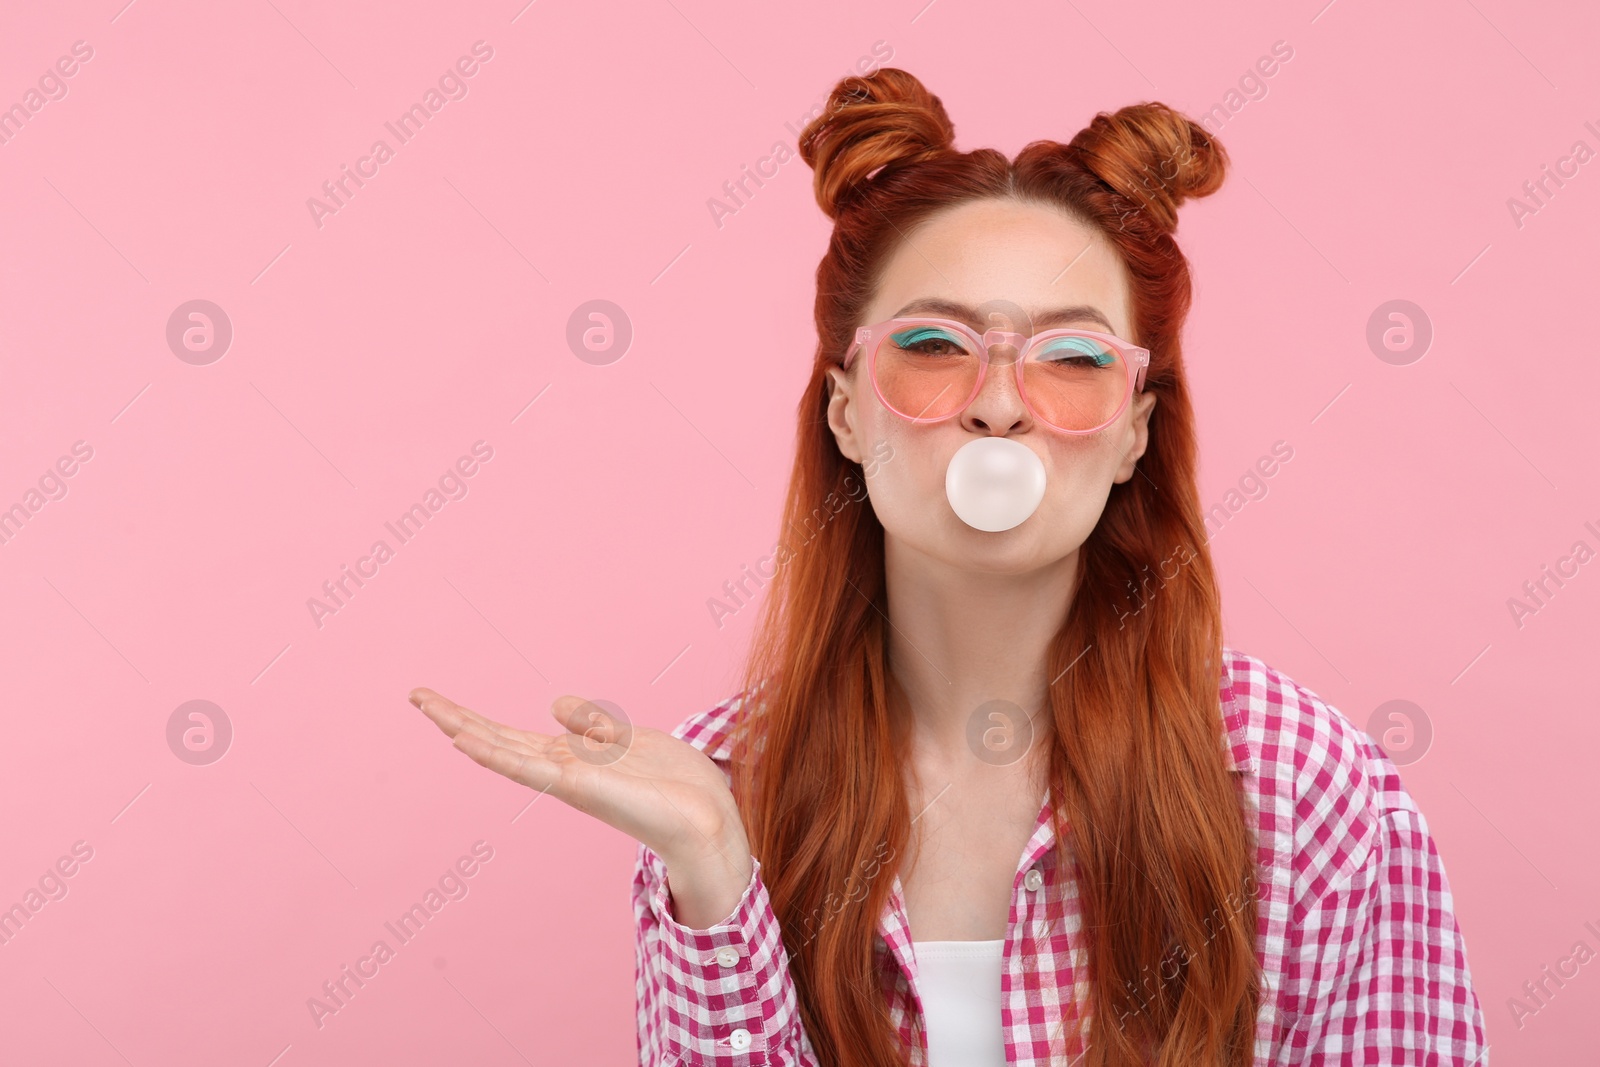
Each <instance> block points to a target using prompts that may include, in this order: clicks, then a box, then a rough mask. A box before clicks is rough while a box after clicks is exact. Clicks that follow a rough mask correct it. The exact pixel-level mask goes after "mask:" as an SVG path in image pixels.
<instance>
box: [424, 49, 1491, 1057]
mask: <svg viewBox="0 0 1600 1067" xmlns="http://www.w3.org/2000/svg"><path fill="white" fill-rule="evenodd" d="M952 141H953V130H952V127H951V124H950V121H949V119H948V118H947V116H946V114H945V111H944V108H943V106H942V105H941V103H940V101H939V100H938V98H937V97H934V96H932V95H930V94H929V93H928V92H927V90H926V89H925V88H924V87H923V86H922V84H921V83H920V82H919V81H918V80H917V79H916V78H914V77H913V76H911V75H910V74H908V73H906V72H904V71H901V70H896V69H893V68H886V69H883V70H880V71H878V72H876V73H875V74H874V75H872V76H870V77H865V78H857V77H850V78H846V79H844V80H843V81H841V82H840V83H839V84H838V86H837V87H836V88H835V89H834V92H833V94H832V97H831V99H830V102H829V106H828V109H827V111H826V112H825V113H824V114H823V115H822V116H820V117H819V118H817V119H816V120H815V121H813V122H812V123H811V124H810V125H809V126H807V128H806V129H805V131H804V132H803V134H802V136H801V139H800V152H801V155H802V157H803V158H804V159H805V160H806V162H807V163H808V164H809V165H810V166H811V167H812V168H813V169H814V171H815V191H816V195H817V199H818V201H819V202H820V204H821V205H822V208H823V210H824V211H825V212H826V213H827V214H828V215H829V216H830V217H831V218H832V219H833V220H834V231H833V237H832V241H831V243H830V245H829V247H828V251H827V254H826V255H825V257H824V258H823V260H822V263H821V265H820V267H819V268H818V271H817V299H816V322H817V329H818V333H819V335H820V343H819V345H818V347H817V350H816V357H815V362H814V365H813V370H812V375H811V380H810V384H809V386H808V388H807V390H806V392H805V394H804V396H803V397H802V398H801V401H800V405H799V431H798V449H797V455H796V459H795V465H794V471H793V475H792V479H791V483H790V491H789V495H788V501H787V505H786V508H785V514H784V520H783V524H782V531H783V534H782V536H783V540H782V541H781V542H780V544H779V549H778V552H777V554H776V556H775V558H774V559H773V560H772V561H770V562H772V564H773V566H772V568H771V569H772V570H773V573H772V574H770V575H768V577H771V578H772V583H771V589H770V590H769V593H768V596H767V598H766V600H765V602H764V605H763V614H762V617H761V619H760V623H759V626H758V629H757V632H756V636H755V640H754V644H753V648H752V651H751V655H750V659H749V662H748V664H747V667H746V672H745V675H744V677H743V679H742V682H743V684H742V686H741V689H740V692H739V693H738V695H736V696H734V697H731V698H730V699H728V700H726V701H724V702H722V703H720V704H718V705H717V706H715V707H713V708H711V709H709V710H706V711H704V712H701V713H698V714H696V715H693V716H690V717H689V718H688V719H686V720H684V721H683V722H682V723H680V724H679V726H678V727H677V728H676V729H674V730H673V731H672V733H671V734H666V733H663V732H661V731H659V730H651V729H646V728H642V727H630V726H628V725H627V724H625V723H622V722H618V721H615V720H613V719H612V718H611V717H610V716H608V715H606V714H605V713H604V712H603V711H602V710H601V709H599V708H598V707H597V706H595V705H592V704H585V703H584V702H582V701H580V700H579V699H578V698H576V697H563V698H562V699H561V700H558V701H557V702H556V703H555V705H554V708H553V712H554V715H555V717H556V719H557V721H559V722H560V723H561V724H562V725H563V726H564V727H565V728H566V731H567V732H566V733H565V734H562V735H557V736H554V737H552V736H546V735H543V734H537V733H528V732H524V731H519V730H515V729H512V728H510V727H507V726H503V725H501V724H499V723H496V722H493V721H490V720H488V719H486V718H484V717H483V716H481V715H478V714H476V713H474V712H471V711H468V710H467V709H465V708H461V707H458V706H456V705H454V704H453V703H451V702H450V701H448V700H446V699H444V698H443V697H440V696H439V695H438V694H436V693H433V692H432V691H431V690H426V689H421V690H417V691H415V692H414V693H413V694H412V697H413V701H414V702H416V703H417V704H418V706H419V707H421V708H422V710H423V711H424V712H426V713H427V714H428V716H429V717H430V718H432V719H433V721H434V722H435V723H437V724H438V725H439V726H440V727H441V728H442V729H443V730H444V732H445V733H446V734H449V735H451V736H453V737H454V738H455V744H456V747H458V748H459V749H461V750H462V751H463V752H464V753H466V754H467V755H468V756H470V757H471V758H473V759H474V760H476V761H477V762H479V763H481V764H483V765H484V766H486V767H490V768H492V769H494V770H496V771H498V772H500V773H502V774H505V775H507V776H509V777H511V778H513V779H515V780H517V781H520V782H523V783H525V784H527V785H529V786H531V787H533V788H536V789H540V790H545V791H548V792H550V793H552V794H553V795H555V796H557V797H559V798H560V799H562V800H563V801H565V802H567V803H568V804H571V805H573V806H575V807H577V808H579V809H580V810H582V811H585V812H588V813H590V814H592V815H594V816H595V817H597V818H599V819H602V820H603V821H605V822H607V823H609V824H610V825H612V826H614V827H617V828H619V829H621V830H623V831H625V832H626V833H628V834H630V835H632V836H633V837H635V838H636V839H637V840H638V841H639V842H640V846H639V853H638V866H637V871H636V878H635V882H634V896H633V903H634V913H635V918H636V920H637V924H638V939H637V944H638V956H637V965H638V972H637V973H638V998H639V999H638V1025H639V1055H640V1063H641V1064H647V1065H655V1064H684V1065H712V1064H716V1065H731V1064H740V1065H742V1064H775V1065H777V1064H781V1065H807V1067H811V1065H817V1067H824V1065H825V1067H868V1065H870V1067H888V1065H891V1064H900V1063H911V1064H913V1065H924V1064H929V1063H931V1064H932V1067H956V1065H961V1067H987V1065H994V1064H1002V1063H1008V1064H1045V1063H1051V1064H1055V1063H1069V1062H1071V1063H1079V1062H1081V1063H1085V1064H1106V1065H1111V1064H1119V1065H1121V1064H1136V1063H1159V1064H1163V1065H1179V1064H1182V1065H1185V1067H1188V1065H1194V1064H1229V1065H1246V1064H1256V1065H1265V1064H1289V1063H1296V1064H1299V1063H1304V1064H1310V1063H1324V1062H1328V1063H1332V1062H1340V1063H1352V1062H1358V1063H1383V1064H1402V1063H1429V1064H1438V1063H1450V1064H1461V1065H1467V1064H1475V1063H1484V1062H1486V1060H1485V1059H1484V1058H1483V1053H1484V1051H1485V1048H1484V1037H1483V1024H1482V1015H1481V1011H1480V1008H1479V1005H1478V1001H1477V997H1476V995H1475V993H1474V992H1473V989H1472V984H1471V979H1470V976H1469V973H1468V969H1467V961H1466V955H1465V949H1464V946H1463V943H1462V940H1461V935H1460V933H1459V930H1458V928H1457V926H1456V923H1455V921H1454V916H1453V913H1452V905H1451V898H1450V893H1449V888H1448V883H1447V882H1446V880H1445V874H1444V869H1443V866H1442V864H1441V862H1440V859H1439V856H1438V854H1437V852H1436V851H1435V849H1434V846H1433V842H1432V840H1431V838H1430V836H1429V834H1428V829H1427V825H1426V823H1425V822H1424V820H1423V818H1422V815H1421V813H1420V812H1419V811H1418V810H1417V807H1416V805H1415V803H1414V802H1413V801H1412V799H1411V797H1410V796H1409V795H1408V794H1407V792H1406V790H1405V788H1404V787H1403V786H1402V784H1401V782H1400V779H1399V776H1398V774H1397V773H1396V771H1395V767H1394V765H1393V764H1392V763H1391V762H1390V761H1389V759H1388V758H1387V757H1386V756H1385V754H1384V753H1383V751H1382V750H1381V749H1379V748H1378V747H1377V746H1376V745H1375V744H1374V743H1373V741H1372V740H1371V739H1370V738H1369V737H1368V736H1367V735H1366V734H1364V733H1363V732H1362V731H1360V730H1359V729H1357V728H1355V727H1354V726H1352V725H1351V723H1350V722H1349V721H1348V720H1346V719H1345V718H1344V716H1343V715H1342V714H1340V713H1339V712H1338V711H1336V710H1335V709H1333V708H1331V707H1329V706H1328V705H1327V704H1326V703H1325V702H1323V701H1322V700H1320V699H1319V698H1318V697H1317V696H1316V695H1315V694H1314V693H1312V692H1311V691H1310V690H1308V689H1305V688H1303V687H1301V686H1299V685H1297V684H1296V683H1295V682H1294V681H1292V680H1291V679H1289V678H1288V677H1286V676H1284V675H1283V674H1280V673H1278V672H1276V671H1274V670H1272V669H1271V668H1270V667H1268V666H1267V665H1266V664H1264V663H1262V662H1261V661H1260V660H1258V659H1254V658H1252V657H1250V656H1248V655H1245V654H1243V653H1240V652H1237V651H1234V650H1233V649H1231V648H1229V647H1226V646H1225V645H1224V644H1223V640H1222V635H1221V609H1220V603H1219V594H1218V588H1217V583H1216V578H1215V575H1214V573H1213V569H1212V565H1211V560H1210V556H1209V553H1208V551H1207V547H1206V534H1205V526H1204V519H1203V516H1202V513H1201V509H1200V506H1199V502H1198V494H1197V492H1196V486H1195V451H1196V445H1195V428H1194V416H1193V412H1192V410H1191V407H1190V399H1189V391H1188V385H1187V383H1186V380H1185V376H1184V370H1183V362H1182V356H1181V346H1180V340H1179V335H1180V331H1181V328H1182V326H1183V321H1184V316H1185V314H1186V312H1187V310H1188V306H1189V299H1190V280H1189V271H1188V266H1187V262H1186V260H1185V259H1184V256H1183V254H1182V253H1181V252H1180V251H1179V249H1178V247H1177V245H1176V244H1175V243H1174V242H1173V238H1172V232H1173V230H1174V228H1175V226H1176V218H1175V209H1176V207H1177V206H1178V204H1179V203H1180V202H1182V201H1183V200H1184V199H1186V198H1188V197H1192V196H1205V195H1207V194H1209V193H1212V192H1214V191H1215V190H1216V189H1217V188H1218V186H1219V185H1220V183H1221V181H1222V177H1223V173H1224V171H1225V169H1226V167H1227V156H1226V153H1225V152H1224V151H1223V149H1222V146H1221V145H1220V144H1218V143H1217V142H1216V141H1215V140H1214V139H1213V138H1212V137H1210V136H1209V135H1208V134H1207V133H1206V132H1205V131H1204V130H1203V129H1201V128H1200V127H1199V126H1197V125H1195V124H1194V123H1192V122H1190V121H1189V120H1188V119H1187V118H1185V117H1183V116H1182V115H1179V114H1177V113H1175V112H1173V111H1171V110H1169V109H1168V108H1166V107H1164V106H1163V105H1161V104H1157V103H1147V104H1139V105H1135V106H1130V107H1125V108H1122V109H1121V110H1119V111H1117V112H1116V113H1114V114H1109V115H1108V114H1104V113H1102V114H1100V115H1097V116H1096V117H1095V119H1094V120H1093V122H1091V123H1090V125H1089V126H1088V128H1086V129H1085V130H1083V131H1082V132H1080V133H1079V134H1078V135H1077V137H1075V138H1074V139H1073V140H1072V142H1071V143H1070V144H1066V145H1061V144H1057V143H1054V142H1050V141H1039V142H1035V143H1033V144H1030V145H1028V146H1027V147H1026V148H1024V149H1023V151H1022V152H1021V153H1020V155H1019V156H1018V157H1017V158H1016V160H1014V161H1007V160H1006V159H1005V158H1004V157H1003V156H1002V155H1001V154H1000V153H998V152H996V151H994V150H991V149H980V150H977V151H973V152H970V153H963V152H959V151H957V150H956V149H955V148H954V147H953V146H952ZM752 355H753V356H756V357H759V356H760V355H761V353H759V352H753V353H752ZM863 479H865V481H863ZM864 497H865V499H863V498H864ZM763 573H765V571H764V572H763ZM1091 1024H1092V1025H1091Z"/></svg>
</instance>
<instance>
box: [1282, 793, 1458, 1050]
mask: <svg viewBox="0 0 1600 1067" xmlns="http://www.w3.org/2000/svg"><path fill="white" fill-rule="evenodd" d="M1288 947H1289V957H1288V960H1287V968H1286V977H1285V983H1284V989H1283V991H1282V992H1283V995H1282V996H1281V997H1280V1001H1279V1003H1280V1008H1281V1015H1280V1018H1279V1020H1278V1025H1277V1027H1276V1033H1277V1038H1276V1041H1275V1045H1276V1047H1275V1049H1274V1055H1273V1057H1272V1062H1273V1063H1276V1064H1280V1065H1306V1067H1313V1065H1315V1067H1321V1065H1324V1064H1384V1065H1410V1064H1418V1065H1428V1067H1444V1065H1449V1067H1487V1065H1488V1062H1489V1060H1488V1056H1487V1052H1488V1049H1487V1047H1486V1046H1485V1044H1484V1032H1483V1012H1482V1009H1481V1007H1480V1006H1479V1003H1478V997H1477V994H1476V993H1475V992H1474V990H1473V988H1472V978H1471V975H1470V974H1469V972H1468V968H1467V957H1466V946H1465V944H1464V943H1463V941H1462V937H1461V932H1460V930H1459V929H1458V928H1457V926H1456V921H1455V913H1454V908H1453V905H1452V902H1451V897H1450V884H1449V882H1448V880H1447V879H1446V878H1445V872H1444V864H1443V862H1442V861H1441V860H1440V858H1439V853H1438V851H1437V849H1436V848H1435V847H1434V842H1433V838H1432V837H1431V836H1430V835H1429V833H1428V827H1427V823H1426V821H1425V820H1424V819H1423V817H1422V814H1421V812H1419V811H1417V810H1416V809H1415V808H1414V807H1413V808H1409V809H1405V810H1394V811H1389V812H1385V813H1384V814H1383V815H1382V816H1381V817H1380V819H1379V821H1378V823H1377V832H1376V834H1374V835H1373V844H1372V847H1371V849H1370V850H1369V851H1368V853H1367V855H1366V857H1365V858H1364V859H1361V860H1359V861H1357V862H1356V863H1354V864H1353V865H1352V867H1351V869H1350V870H1349V871H1348V872H1347V873H1345V874H1343V875H1342V876H1340V877H1338V878H1336V879H1334V880H1333V882H1332V883H1331V884H1330V885H1329V886H1328V888H1327V889H1326V891H1324V892H1323V893H1322V894H1321V896H1319V897H1318V898H1316V899H1314V900H1312V901H1310V902H1309V903H1304V904H1301V905H1300V906H1298V907H1296V909H1295V914H1294V923H1293V927H1292V929H1291V930H1290V934H1289V946H1288Z"/></svg>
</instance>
